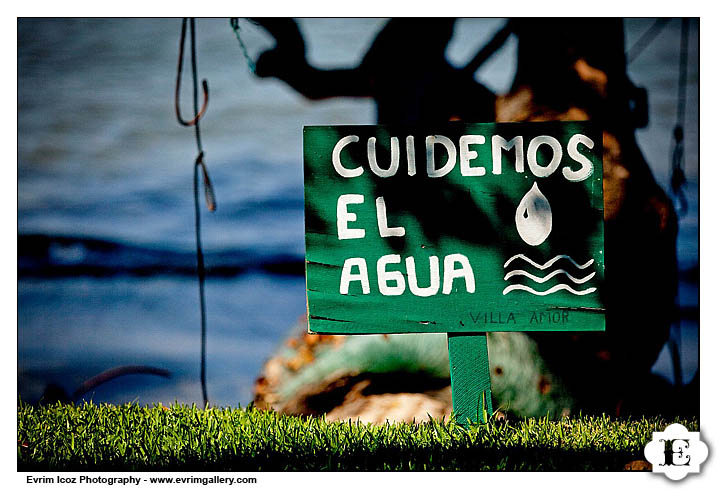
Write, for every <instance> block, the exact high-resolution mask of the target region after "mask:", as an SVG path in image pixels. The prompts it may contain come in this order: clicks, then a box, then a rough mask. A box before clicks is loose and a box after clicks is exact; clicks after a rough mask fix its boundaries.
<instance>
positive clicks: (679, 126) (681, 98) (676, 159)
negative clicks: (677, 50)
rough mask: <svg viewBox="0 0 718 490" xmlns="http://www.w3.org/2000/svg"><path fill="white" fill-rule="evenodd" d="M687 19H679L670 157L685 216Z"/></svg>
mask: <svg viewBox="0 0 718 490" xmlns="http://www.w3.org/2000/svg"><path fill="white" fill-rule="evenodd" d="M688 22H689V19H682V21H681V59H680V74H679V76H678V107H677V109H676V126H675V128H674V129H673V155H672V159H671V190H672V191H673V195H675V196H676V199H677V200H678V202H677V206H676V213H678V215H679V216H685V215H686V213H687V212H688V200H687V199H686V196H685V194H684V192H683V185H684V184H685V183H686V174H685V171H684V169H683V165H684V160H685V159H684V156H685V155H684V146H683V141H684V132H683V128H684V127H685V122H686V76H687V73H688V36H689V33H690V32H689V29H688V28H689V25H688Z"/></svg>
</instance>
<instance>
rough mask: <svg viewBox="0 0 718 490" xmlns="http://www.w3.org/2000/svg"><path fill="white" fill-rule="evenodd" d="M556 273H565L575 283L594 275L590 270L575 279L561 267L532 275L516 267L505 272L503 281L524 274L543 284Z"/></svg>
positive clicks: (587, 279)
mask: <svg viewBox="0 0 718 490" xmlns="http://www.w3.org/2000/svg"><path fill="white" fill-rule="evenodd" d="M558 274H566V276H567V277H568V278H569V279H571V280H572V281H573V282H574V283H576V284H583V283H584V282H586V281H589V280H590V279H591V278H592V277H593V276H595V275H596V273H595V272H591V273H590V274H589V275H587V276H586V277H580V278H578V279H577V278H575V277H573V276H572V275H571V274H569V273H568V272H566V271H565V270H563V269H558V270H555V271H553V272H552V273H550V274H548V275H547V276H544V277H538V276H534V275H533V274H529V273H528V272H526V271H522V270H521V269H517V270H515V271H511V272H509V273H508V274H506V275H505V276H504V281H506V280H508V279H509V278H511V277H514V276H526V277H528V278H529V279H533V280H534V282H538V283H540V284H543V283H544V282H546V281H548V280H549V279H551V278H552V277H554V276H556V275H558Z"/></svg>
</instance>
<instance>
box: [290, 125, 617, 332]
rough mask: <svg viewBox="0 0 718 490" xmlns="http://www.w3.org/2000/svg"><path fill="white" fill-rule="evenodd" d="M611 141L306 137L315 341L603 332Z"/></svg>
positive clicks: (593, 137)
mask: <svg viewBox="0 0 718 490" xmlns="http://www.w3.org/2000/svg"><path fill="white" fill-rule="evenodd" d="M577 135H582V136H581V138H583V139H582V140H581V141H583V142H584V143H577V144H575V145H574V147H573V149H572V148H571V142H572V141H574V138H576V137H578V136H577ZM467 137H468V138H469V139H468V140H467V139H466V138H467ZM494 137H497V138H501V139H500V140H496V141H497V142H498V143H501V142H502V141H505V142H507V144H506V146H508V143H510V142H514V143H515V145H514V147H513V148H512V149H511V150H505V149H502V148H501V147H499V146H496V145H494V144H493V141H494ZM432 138H433V139H432ZM588 140H590V142H591V143H590V144H588V143H585V142H586V141H588ZM480 141H481V143H480ZM467 142H468V143H467ZM601 142H602V135H601V131H600V130H599V129H598V128H597V127H596V126H595V125H593V124H591V123H589V122H546V123H504V124H499V123H487V124H465V123H455V124H446V125H440V126H437V127H433V126H432V127H407V126H308V127H305V128H304V164H305V166H304V170H305V223H306V261H307V262H306V270H307V300H308V317H309V329H310V331H312V332H317V333H328V334H363V333H407V332H456V333H460V332H464V333H467V332H486V331H593V330H604V329H605V320H604V307H603V302H602V299H601V292H602V287H603V280H604V256H603V186H602V180H603V175H602V146H601ZM574 143H575V141H574ZM552 145H554V146H557V147H558V151H557V150H556V149H555V148H554V146H552ZM452 148H453V150H452ZM517 148H520V151H518V152H517ZM411 149H413V151H412V150H411ZM452 151H453V154H452ZM577 154H579V156H577ZM337 155H338V156H337ZM432 155H433V156H432ZM495 157H497V158H495ZM452 159H453V160H452ZM374 160H375V162H374ZM337 161H338V165H337ZM430 162H433V166H432V165H431V164H430ZM517 162H518V163H517ZM582 162H583V163H582ZM586 162H588V164H587V165H588V166H590V174H588V175H585V176H584V177H585V178H581V179H576V178H574V179H573V180H571V179H569V178H568V177H567V175H568V176H574V177H575V176H576V175H578V174H580V173H581V172H582V171H583V169H584V168H586V167H585V165H586ZM392 168H395V170H396V171H395V173H392V172H393V170H392ZM432 168H436V169H438V170H441V169H442V168H446V169H449V168H450V171H448V172H446V174H445V175H441V176H439V175H436V173H435V174H434V175H433V176H432V175H431V169H432ZM477 169H483V170H477ZM439 173H440V172H439ZM479 173H482V175H478V174H479ZM529 211H530V212H529ZM537 216H538V217H543V218H546V216H548V217H549V218H550V219H549V221H546V219H543V220H542V219H535V217H537ZM527 224H528V225H527ZM340 235H343V236H340ZM469 271H470V273H471V274H470V276H469ZM382 274H383V275H384V276H383V279H382V277H381V275H382ZM342 277H344V279H345V284H344V286H345V290H342Z"/></svg>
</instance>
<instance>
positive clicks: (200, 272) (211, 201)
mask: <svg viewBox="0 0 718 490" xmlns="http://www.w3.org/2000/svg"><path fill="white" fill-rule="evenodd" d="M189 24H190V47H191V60H192V84H193V87H192V88H193V90H192V92H193V101H194V117H193V118H192V119H191V120H189V121H185V120H184V119H183V118H182V115H181V111H180V103H179V100H180V86H181V83H182V64H183V61H184V45H185V37H186V32H187V18H184V19H182V33H181V35H180V47H179V59H178V61H177V81H176V84H175V113H176V115H177V120H178V121H179V123H180V124H181V125H183V126H194V134H195V140H196V142H197V158H196V159H195V162H194V224H195V241H196V244H197V279H198V282H199V308H200V319H201V340H200V343H201V353H200V384H201V385H202V399H203V401H204V406H205V407H207V406H208V405H209V400H208V398H207V380H206V344H207V314H206V307H205V299H204V283H205V270H204V254H203V253H202V233H201V221H200V205H199V172H200V171H201V172H202V180H203V182H204V198H205V202H206V204H207V209H209V210H210V211H215V210H216V209H217V203H216V200H215V197H214V189H213V188H212V182H211V180H210V178H209V172H208V171H207V165H206V164H205V163H204V150H203V149H202V135H201V133H200V128H199V120H200V119H201V118H202V116H203V115H204V113H205V111H206V110H207V104H208V103H209V87H208V85H207V80H202V90H203V92H204V103H203V104H202V109H201V110H200V109H199V101H198V95H199V94H198V87H197V53H196V48H195V32H194V19H190V22H189Z"/></svg>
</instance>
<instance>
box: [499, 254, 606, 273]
mask: <svg viewBox="0 0 718 490" xmlns="http://www.w3.org/2000/svg"><path fill="white" fill-rule="evenodd" d="M515 259H524V260H525V261H526V262H528V263H529V264H531V265H532V266H534V267H536V268H537V269H541V270H544V269H546V268H548V267H551V266H552V265H553V264H555V263H556V262H557V261H559V260H560V259H567V260H568V261H569V262H571V263H572V264H573V265H575V266H576V267H578V268H579V269H585V268H586V267H588V266H589V265H591V264H593V262H594V261H593V259H591V260H589V261H588V262H586V263H585V264H583V265H579V264H577V263H576V261H575V260H573V259H572V258H571V257H569V256H568V255H557V256H556V257H554V258H552V259H551V260H549V261H548V262H546V263H545V264H543V265H541V264H537V263H536V262H534V261H533V260H531V259H529V258H528V257H526V256H525V255H524V254H516V255H514V256H513V257H511V258H510V259H509V260H507V261H506V263H505V264H504V269H506V267H508V265H509V264H510V263H511V262H513V261H514V260H515Z"/></svg>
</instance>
